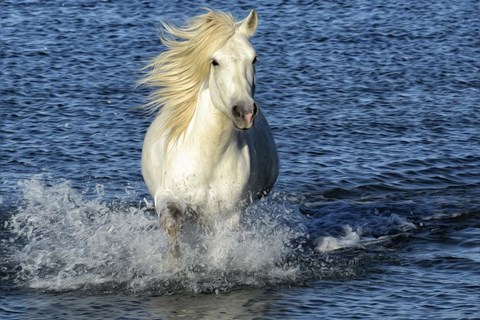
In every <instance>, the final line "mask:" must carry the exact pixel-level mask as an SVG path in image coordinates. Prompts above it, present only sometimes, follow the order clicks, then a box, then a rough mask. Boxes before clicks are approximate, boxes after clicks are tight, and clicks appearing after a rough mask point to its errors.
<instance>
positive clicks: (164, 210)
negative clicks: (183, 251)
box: [156, 199, 185, 258]
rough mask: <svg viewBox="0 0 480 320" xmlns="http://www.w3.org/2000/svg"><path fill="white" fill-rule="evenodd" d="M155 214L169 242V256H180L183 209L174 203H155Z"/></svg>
mask: <svg viewBox="0 0 480 320" xmlns="http://www.w3.org/2000/svg"><path fill="white" fill-rule="evenodd" d="M156 208H157V213H158V217H159V221H160V226H161V227H162V228H163V230H164V231H165V232H166V234H167V235H168V237H169V241H170V254H171V255H172V256H173V257H174V258H178V256H179V255H180V246H179V237H180V232H181V230H182V223H183V220H184V216H185V208H184V206H182V205H180V204H179V203H178V202H176V201H171V200H170V199H169V200H168V201H165V199H164V201H162V202H160V203H158V202H157V205H156Z"/></svg>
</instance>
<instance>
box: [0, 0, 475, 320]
mask: <svg viewBox="0 0 480 320" xmlns="http://www.w3.org/2000/svg"><path fill="white" fill-rule="evenodd" d="M205 6H210V7H213V8H217V9H222V10H226V11H230V12H232V13H233V14H234V15H235V16H237V17H239V18H243V17H244V16H245V15H246V14H247V13H248V9H250V7H251V4H247V3H244V2H239V3H232V4H229V5H226V4H220V3H217V2H211V3H210V2H209V3H195V4H192V3H190V2H188V1H185V2H184V1H175V2H174V1H171V2H165V3H164V1H139V2H136V1H129V2H118V1H116V2H114V1H44V2H37V1H3V2H1V4H0V19H1V20H0V21H1V28H0V41H1V46H0V61H1V62H0V63H1V65H0V66H1V68H0V76H1V86H0V146H1V148H0V165H1V180H0V192H1V194H0V244H1V247H0V281H1V283H0V318H1V319H83V318H89V319H120V318H121V319H168V318H187V319H189V318H194V319H195V318H197V319H232V318H236V319H250V318H260V319H261V318H281V319H284V318H291V319H311V318H314V317H317V318H327V319H332V318H349V319H353V318H362V319H363V318H375V319H378V318H402V319H427V318H432V319H440V318H443V319H475V318H479V317H480V307H479V304H480V112H479V110H480V109H479V108H480V72H479V69H480V36H479V35H480V22H479V21H480V20H479V19H478V17H479V16H480V6H479V4H478V1H443V0H442V1H433V2H432V1H424V0H421V1H411V2H403V1H396V2H390V3H386V2H383V1H322V2H320V1H318V2H317V1H310V2H300V3H297V4H294V3H293V2H292V3H283V2H272V1H259V2H257V3H256V4H255V6H256V9H257V11H258V13H259V15H260V26H259V29H258V32H257V34H256V36H255V37H254V38H253V39H252V41H253V44H254V46H255V47H256V49H257V52H258V55H259V63H258V66H257V80H258V85H257V100H258V102H259V104H260V105H261V106H262V107H263V110H264V112H265V114H266V115H267V117H268V119H269V121H270V123H271V125H272V130H273V132H274V135H275V138H276V141H277V144H278V149H279V153H280V158H281V175H280V178H279V181H278V183H277V185H276V188H275V190H274V192H273V193H272V195H271V196H270V197H268V198H267V199H264V200H262V201H261V202H259V203H256V204H255V205H252V206H251V207H250V208H248V209H247V210H246V212H245V215H244V218H243V224H242V227H241V228H240V230H236V231H226V232H225V233H222V234H217V235H206V234H202V235H201V236H200V238H199V239H197V240H198V241H199V243H200V244H201V245H199V246H198V247H196V246H193V245H192V244H191V243H190V244H188V243H187V244H186V245H187V246H190V247H191V248H190V250H189V252H188V253H187V254H185V256H184V257H182V259H181V261H180V262H179V265H178V266H177V268H176V269H172V268H171V266H169V264H168V263H167V262H166V258H165V257H166V251H167V248H166V247H165V244H164V240H165V239H164V235H163V234H162V231H161V230H160V229H159V228H158V223H157V221H156V219H155V217H154V215H153V214H152V212H151V210H150V209H148V205H147V204H146V203H145V202H144V200H143V198H147V200H148V199H149V196H148V194H147V192H146V189H145V186H144V184H143V182H142V178H141V175H140V153H141V145H142V139H143V135H144V133H145V131H146V129H147V127H148V125H149V123H150V121H151V120H152V119H151V118H149V117H148V116H146V115H145V114H144V113H143V112H142V111H140V110H138V109H136V107H137V106H139V105H141V104H142V103H144V102H145V96H146V95H147V93H148V90H146V89H145V88H135V83H136V81H137V80H138V79H139V78H140V77H141V75H142V72H141V71H140V69H141V68H142V67H143V66H144V65H145V64H146V62H147V61H148V60H149V59H150V58H152V57H153V56H155V55H156V54H158V53H159V52H160V51H161V50H162V48H161V46H160V44H159V41H158V36H157V27H158V26H159V21H160V20H162V19H163V20H167V21H170V22H174V23H182V21H183V18H185V17H189V16H193V15H196V14H198V13H199V12H200V11H201V10H200V8H202V7H205ZM187 242H188V241H187Z"/></svg>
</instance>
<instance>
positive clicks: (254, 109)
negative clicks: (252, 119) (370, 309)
mask: <svg viewBox="0 0 480 320" xmlns="http://www.w3.org/2000/svg"><path fill="white" fill-rule="evenodd" d="M257 113H258V107H257V104H256V103H255V102H254V103H253V115H254V116H256V115H257Z"/></svg>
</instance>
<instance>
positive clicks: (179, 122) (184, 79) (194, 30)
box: [140, 11, 236, 142]
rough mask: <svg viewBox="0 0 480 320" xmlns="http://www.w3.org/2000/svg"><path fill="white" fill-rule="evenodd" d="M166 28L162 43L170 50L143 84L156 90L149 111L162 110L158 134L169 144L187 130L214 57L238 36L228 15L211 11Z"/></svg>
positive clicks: (150, 67)
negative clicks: (232, 38)
mask: <svg viewBox="0 0 480 320" xmlns="http://www.w3.org/2000/svg"><path fill="white" fill-rule="evenodd" d="M163 27H164V29H165V31H166V32H163V33H162V37H161V40H162V43H163V44H164V45H165V46H166V47H167V51H165V52H163V53H162V54H160V55H159V56H158V57H157V58H155V59H154V60H153V61H152V62H151V63H150V64H149V65H148V66H147V68H149V69H150V71H149V72H148V74H147V75H146V77H145V78H144V79H143V80H141V81H140V83H141V84H146V85H149V86H152V87H156V88H157V89H156V90H155V91H154V92H153V93H152V94H151V95H150V100H151V101H150V102H149V103H148V104H147V105H146V108H147V109H148V110H150V111H156V110H158V109H160V108H161V111H160V113H161V114H162V116H163V117H164V119H165V121H164V123H163V126H162V127H161V129H160V132H158V133H157V134H158V135H161V136H167V141H168V142H170V141H172V140H176V139H178V138H180V136H181V135H182V133H183V132H185V130H186V129H187V127H188V124H189V122H190V120H191V119H192V117H193V115H194V112H195V105H196V103H197V97H198V93H199V90H200V86H201V85H202V83H203V82H204V81H205V80H206V79H207V77H208V75H209V70H210V62H211V61H210V60H211V55H212V54H213V53H214V52H215V51H216V50H218V49H219V48H221V47H222V46H223V45H224V44H225V43H226V42H227V40H228V39H229V38H230V37H231V36H232V35H233V34H234V33H235V28H236V22H235V20H234V19H233V17H232V16H231V15H230V14H228V13H223V12H215V11H208V12H207V13H205V14H202V15H199V16H197V17H194V18H192V19H191V20H189V21H188V22H187V24H186V26H185V27H174V26H171V25H169V24H166V23H163Z"/></svg>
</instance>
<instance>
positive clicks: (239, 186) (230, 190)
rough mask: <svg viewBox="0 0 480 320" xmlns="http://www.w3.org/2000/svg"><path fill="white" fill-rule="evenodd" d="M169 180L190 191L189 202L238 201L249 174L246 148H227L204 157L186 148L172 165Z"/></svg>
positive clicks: (188, 192)
mask: <svg viewBox="0 0 480 320" xmlns="http://www.w3.org/2000/svg"><path fill="white" fill-rule="evenodd" d="M173 167H174V171H175V173H174V174H172V175H171V177H172V181H171V182H172V183H173V184H175V185H177V186H178V187H179V190H178V191H179V192H181V193H182V194H189V198H190V201H193V202H197V203H205V202H223V203H232V202H237V201H238V200H240V198H242V197H243V196H244V193H245V190H246V184H247V182H248V179H249V177H250V157H249V154H248V148H246V147H245V148H243V149H241V150H234V151H232V150H230V151H228V152H225V153H222V154H221V155H220V156H217V157H211V158H206V157H204V155H202V154H201V153H198V152H195V151H194V150H188V149H187V150H185V151H184V152H182V153H181V154H179V157H177V159H176V161H175V164H174V165H173Z"/></svg>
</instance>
